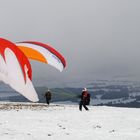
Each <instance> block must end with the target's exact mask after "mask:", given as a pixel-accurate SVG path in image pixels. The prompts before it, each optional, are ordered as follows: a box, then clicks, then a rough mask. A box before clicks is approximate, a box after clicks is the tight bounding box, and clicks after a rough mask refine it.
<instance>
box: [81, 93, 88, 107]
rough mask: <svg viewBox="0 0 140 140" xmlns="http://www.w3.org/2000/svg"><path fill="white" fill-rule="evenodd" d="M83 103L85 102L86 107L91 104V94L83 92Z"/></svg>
mask: <svg viewBox="0 0 140 140" xmlns="http://www.w3.org/2000/svg"><path fill="white" fill-rule="evenodd" d="M81 101H83V103H84V104H85V105H89V104H90V94H89V93H88V92H87V91H83V92H82V95H81Z"/></svg>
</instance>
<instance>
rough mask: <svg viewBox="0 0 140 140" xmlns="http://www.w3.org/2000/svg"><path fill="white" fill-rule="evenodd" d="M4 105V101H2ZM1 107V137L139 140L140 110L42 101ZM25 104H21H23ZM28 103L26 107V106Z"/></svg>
mask: <svg viewBox="0 0 140 140" xmlns="http://www.w3.org/2000/svg"><path fill="white" fill-rule="evenodd" d="M1 105H2V103H1ZM10 106H11V109H10V108H8V109H6V108H5V109H1V110H0V139H1V140H140V109H134V108H133V109H131V108H116V107H106V106H102V107H100V106H98V107H96V106H89V111H85V110H84V109H83V111H79V110H78V105H66V104H65V105H63V104H60V105H55V104H51V105H50V106H47V105H43V104H41V105H40V107H39V105H38V106H33V108H32V105H29V107H27V106H28V105H27V106H26V105H25V104H24V105H23V106H24V107H23V108H22V109H21V107H17V108H15V107H14V109H13V107H12V105H10ZM20 106H22V104H20ZM25 106H26V107H25Z"/></svg>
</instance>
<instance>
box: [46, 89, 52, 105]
mask: <svg viewBox="0 0 140 140" xmlns="http://www.w3.org/2000/svg"><path fill="white" fill-rule="evenodd" d="M45 98H46V103H47V104H48V105H49V104H50V101H51V98H52V94H51V92H50V90H49V89H48V91H47V92H46V93H45Z"/></svg>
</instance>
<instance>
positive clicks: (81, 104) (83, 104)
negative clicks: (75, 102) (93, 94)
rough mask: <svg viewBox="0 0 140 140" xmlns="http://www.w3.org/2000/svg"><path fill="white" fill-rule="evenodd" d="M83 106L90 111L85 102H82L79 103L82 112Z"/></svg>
mask: <svg viewBox="0 0 140 140" xmlns="http://www.w3.org/2000/svg"><path fill="white" fill-rule="evenodd" d="M82 106H83V107H84V108H85V110H89V109H88V108H87V106H86V104H85V102H84V101H80V103H79V110H80V111H82Z"/></svg>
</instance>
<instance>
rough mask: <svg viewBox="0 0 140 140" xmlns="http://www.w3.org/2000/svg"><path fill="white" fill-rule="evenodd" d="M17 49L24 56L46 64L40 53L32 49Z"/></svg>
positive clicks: (20, 47) (21, 47)
mask: <svg viewBox="0 0 140 140" xmlns="http://www.w3.org/2000/svg"><path fill="white" fill-rule="evenodd" d="M18 48H19V49H20V50H21V51H22V52H23V53H24V54H25V55H26V57H28V58H30V59H33V60H38V61H41V62H44V63H47V64H48V62H47V60H46V59H45V57H44V56H43V55H42V54H41V53H40V52H38V51H36V50H34V49H32V48H27V47H25V46H18Z"/></svg>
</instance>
